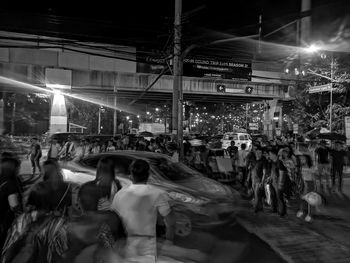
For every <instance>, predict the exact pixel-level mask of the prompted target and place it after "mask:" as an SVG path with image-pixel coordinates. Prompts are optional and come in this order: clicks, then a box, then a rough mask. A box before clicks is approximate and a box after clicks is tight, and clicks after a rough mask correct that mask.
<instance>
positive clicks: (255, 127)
mask: <svg viewBox="0 0 350 263" xmlns="http://www.w3.org/2000/svg"><path fill="white" fill-rule="evenodd" d="M249 130H251V131H257V130H259V124H258V123H254V122H251V123H249Z"/></svg>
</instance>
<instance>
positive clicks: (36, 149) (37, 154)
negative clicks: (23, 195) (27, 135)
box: [28, 138, 42, 175]
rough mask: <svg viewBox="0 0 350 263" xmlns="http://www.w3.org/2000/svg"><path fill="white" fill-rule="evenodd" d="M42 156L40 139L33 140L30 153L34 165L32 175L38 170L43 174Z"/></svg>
mask: <svg viewBox="0 0 350 263" xmlns="http://www.w3.org/2000/svg"><path fill="white" fill-rule="evenodd" d="M41 156H42V152H41V147H40V144H39V140H38V138H32V145H31V150H30V153H29V156H28V157H29V158H30V162H31V164H32V174H33V175H35V172H36V169H37V168H38V170H39V173H40V172H41V167H40V158H41Z"/></svg>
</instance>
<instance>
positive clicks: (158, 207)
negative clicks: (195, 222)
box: [112, 160, 175, 262]
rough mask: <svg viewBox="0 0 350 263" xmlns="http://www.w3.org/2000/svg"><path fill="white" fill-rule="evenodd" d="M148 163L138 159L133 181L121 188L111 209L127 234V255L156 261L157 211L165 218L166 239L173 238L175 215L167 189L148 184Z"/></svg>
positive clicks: (133, 167) (170, 239) (132, 170)
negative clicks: (165, 190) (117, 215)
mask: <svg viewBox="0 0 350 263" xmlns="http://www.w3.org/2000/svg"><path fill="white" fill-rule="evenodd" d="M149 170H150V167H149V164H148V163H147V162H146V161H144V160H135V161H134V162H133V163H132V165H131V168H130V171H131V179H132V182H133V184H132V185H130V186H129V187H127V188H125V189H122V190H121V191H119V192H118V193H117V194H116V196H115V198H114V200H113V204H112V208H113V210H114V211H116V212H117V213H118V214H119V216H120V217H121V218H122V221H123V223H124V226H125V229H126V232H127V234H128V237H127V247H126V256H127V257H129V258H130V257H131V258H132V257H135V256H143V260H142V262H156V258H157V243H156V222H157V215H158V213H159V214H160V215H161V216H163V217H164V219H165V225H166V238H167V240H168V241H169V242H172V241H173V238H174V226H175V224H174V223H175V222H174V217H173V215H172V213H171V207H170V204H169V202H170V199H169V196H168V194H167V193H166V192H164V191H163V190H161V189H160V188H157V187H156V186H153V185H149V184H147V181H148V178H149Z"/></svg>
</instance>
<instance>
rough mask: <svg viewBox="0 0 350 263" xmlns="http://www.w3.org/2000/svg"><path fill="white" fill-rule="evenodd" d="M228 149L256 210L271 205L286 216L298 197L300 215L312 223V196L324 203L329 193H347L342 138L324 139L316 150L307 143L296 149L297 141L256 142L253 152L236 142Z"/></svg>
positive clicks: (235, 169) (345, 158)
mask: <svg viewBox="0 0 350 263" xmlns="http://www.w3.org/2000/svg"><path fill="white" fill-rule="evenodd" d="M227 151H228V153H229V155H230V158H231V160H232V165H233V169H234V171H236V173H237V175H238V178H239V181H240V183H241V185H242V186H243V190H245V191H246V194H247V196H250V197H251V199H252V203H253V209H254V212H255V213H257V212H259V211H263V208H264V207H270V208H271V209H272V211H273V212H276V213H278V214H279V215H280V216H281V217H283V216H285V215H286V213H287V207H288V204H289V201H290V200H292V199H294V200H297V201H298V202H299V204H300V210H299V211H298V213H297V216H298V217H300V218H302V217H305V218H304V219H305V220H306V221H308V222H310V221H311V220H312V211H311V209H310V202H309V199H310V198H311V199H312V198H314V199H315V198H316V199H318V201H317V202H316V203H321V202H323V201H324V200H323V195H324V194H325V193H327V194H334V193H335V192H336V191H338V193H339V194H342V192H343V169H344V165H345V164H346V163H349V153H348V152H346V151H345V149H344V147H343V143H342V142H340V141H336V142H334V143H333V146H332V147H328V146H327V145H326V141H324V140H322V141H320V142H319V143H318V145H316V147H314V148H313V149H310V147H309V146H308V145H307V144H306V143H299V144H298V149H295V144H294V143H287V142H282V141H281V140H276V141H274V142H266V143H264V144H261V143H259V142H255V143H254V144H253V146H252V149H251V150H250V151H247V149H246V145H245V144H242V145H241V147H240V149H238V147H236V146H235V143H234V141H232V143H231V146H230V147H229V148H228V149H227ZM330 178H331V180H330ZM336 181H338V183H337V184H336ZM325 186H326V187H325ZM310 193H312V194H313V195H310Z"/></svg>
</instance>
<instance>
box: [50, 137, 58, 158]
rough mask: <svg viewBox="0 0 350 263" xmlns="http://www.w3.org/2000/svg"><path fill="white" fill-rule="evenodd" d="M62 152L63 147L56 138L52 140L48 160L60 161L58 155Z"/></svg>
mask: <svg viewBox="0 0 350 263" xmlns="http://www.w3.org/2000/svg"><path fill="white" fill-rule="evenodd" d="M60 150H61V145H60V144H59V143H58V142H57V139H56V138H53V139H52V142H51V145H50V149H49V151H48V153H47V159H53V160H58V154H59V152H60Z"/></svg>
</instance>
